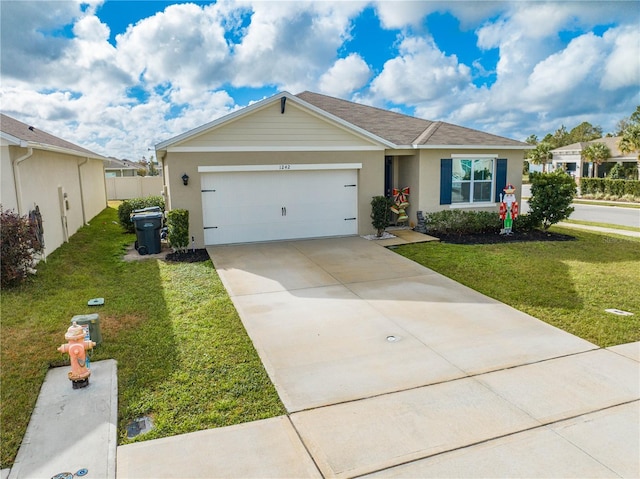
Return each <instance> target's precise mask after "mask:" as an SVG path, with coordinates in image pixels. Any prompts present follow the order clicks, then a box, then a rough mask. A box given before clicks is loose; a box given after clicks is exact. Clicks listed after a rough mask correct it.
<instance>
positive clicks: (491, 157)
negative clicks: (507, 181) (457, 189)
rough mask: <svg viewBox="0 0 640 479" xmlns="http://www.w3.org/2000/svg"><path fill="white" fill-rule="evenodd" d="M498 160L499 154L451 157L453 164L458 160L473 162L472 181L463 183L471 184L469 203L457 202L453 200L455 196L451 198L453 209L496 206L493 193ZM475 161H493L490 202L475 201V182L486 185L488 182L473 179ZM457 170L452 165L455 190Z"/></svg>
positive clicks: (452, 181)
mask: <svg viewBox="0 0 640 479" xmlns="http://www.w3.org/2000/svg"><path fill="white" fill-rule="evenodd" d="M497 159H498V155H497V154H486V153H485V154H464V155H451V160H452V161H453V162H455V161H456V160H472V163H471V165H472V169H471V179H469V180H464V181H463V182H460V183H461V184H462V183H469V201H457V202H455V201H454V200H453V194H452V196H451V207H452V208H456V207H458V208H460V207H462V208H464V207H477V206H491V205H494V204H495V201H494V198H493V192H494V191H495V182H496V165H497V161H496V160H497ZM473 160H491V186H490V194H489V200H488V201H473V186H474V182H475V181H478V182H483V183H486V181H483V180H474V178H473V176H474V175H473ZM454 170H455V168H454V165H452V168H451V171H452V176H451V186H452V188H453V183H454V180H453V171H454Z"/></svg>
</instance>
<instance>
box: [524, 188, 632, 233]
mask: <svg viewBox="0 0 640 479" xmlns="http://www.w3.org/2000/svg"><path fill="white" fill-rule="evenodd" d="M530 196H531V185H522V197H523V198H528V197H530ZM573 207H574V208H575V211H574V212H573V213H572V214H571V218H570V219H572V220H578V221H592V222H594V223H607V224H611V225H619V226H632V227H636V228H640V209H638V208H625V207H621V206H600V205H583V204H580V203H574V204H573ZM521 211H522V213H528V212H529V203H528V202H527V201H526V200H523V201H522V208H521Z"/></svg>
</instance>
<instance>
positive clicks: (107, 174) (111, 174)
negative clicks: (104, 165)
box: [104, 171, 118, 178]
mask: <svg viewBox="0 0 640 479" xmlns="http://www.w3.org/2000/svg"><path fill="white" fill-rule="evenodd" d="M104 176H105V177H106V178H115V177H116V176H118V175H116V172H115V171H105V172H104Z"/></svg>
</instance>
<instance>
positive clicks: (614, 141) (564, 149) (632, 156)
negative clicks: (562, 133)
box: [551, 136, 638, 161]
mask: <svg viewBox="0 0 640 479" xmlns="http://www.w3.org/2000/svg"><path fill="white" fill-rule="evenodd" d="M621 139H622V137H621V136H605V137H604V138H598V139H597V140H591V141H582V142H579V143H572V144H570V145H565V146H561V147H559V148H556V149H554V150H551V153H553V154H554V155H555V154H556V153H557V154H558V155H562V154H563V153H569V152H574V153H580V152H581V151H582V150H584V149H585V148H586V147H587V145H590V144H592V143H604V144H605V145H607V147H608V148H609V151H610V152H611V157H610V158H609V161H622V160H629V161H632V160H637V158H638V157H637V154H636V153H634V152H630V153H622V152H621V151H620V148H618V143H619V142H620V140H621Z"/></svg>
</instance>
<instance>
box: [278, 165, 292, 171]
mask: <svg viewBox="0 0 640 479" xmlns="http://www.w3.org/2000/svg"><path fill="white" fill-rule="evenodd" d="M280 169H281V170H290V169H291V165H280Z"/></svg>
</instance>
